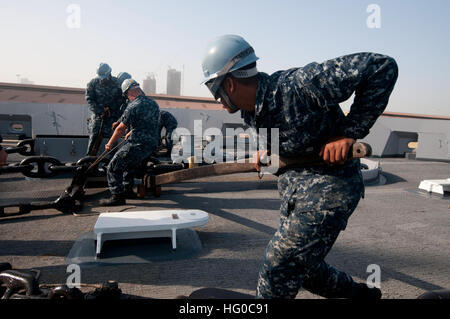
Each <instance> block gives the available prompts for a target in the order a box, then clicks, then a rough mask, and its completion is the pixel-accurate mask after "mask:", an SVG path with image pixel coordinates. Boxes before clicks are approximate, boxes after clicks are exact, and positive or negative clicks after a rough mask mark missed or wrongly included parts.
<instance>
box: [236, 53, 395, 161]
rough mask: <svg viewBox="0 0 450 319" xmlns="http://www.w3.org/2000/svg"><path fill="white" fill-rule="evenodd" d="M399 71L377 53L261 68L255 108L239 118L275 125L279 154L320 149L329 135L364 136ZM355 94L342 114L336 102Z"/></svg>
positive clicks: (293, 154) (253, 123) (264, 125)
mask: <svg viewBox="0 0 450 319" xmlns="http://www.w3.org/2000/svg"><path fill="white" fill-rule="evenodd" d="M397 74H398V70H397V65H396V62H395V60H394V59H392V58H390V57H388V56H385V55H380V54H376V53H356V54H351V55H346V56H342V57H339V58H336V59H332V60H328V61H325V62H323V63H322V64H318V63H315V62H314V63H310V64H308V65H306V66H305V67H303V68H292V69H289V70H286V71H278V72H275V73H273V74H272V75H270V76H269V75H268V74H266V73H259V74H258V89H257V94H256V108H255V112H251V113H250V112H245V111H243V112H242V117H243V118H244V121H245V123H246V124H248V125H249V126H250V127H253V128H268V129H269V128H279V134H280V141H279V143H280V155H281V156H285V157H298V156H302V155H305V154H307V153H309V152H311V149H312V148H313V149H314V151H315V152H318V151H319V150H320V148H321V147H322V146H323V145H324V144H325V142H326V141H327V140H328V139H329V138H331V137H335V136H345V137H350V138H353V139H355V140H356V139H362V138H364V137H365V136H366V135H367V134H368V133H369V129H370V128H371V127H372V125H373V124H374V123H375V121H376V119H377V118H378V117H379V116H380V115H381V114H382V113H383V111H384V109H385V108H386V106H387V103H388V99H389V95H390V94H391V92H392V89H393V87H394V84H395V81H396V79H397ZM353 93H355V100H354V103H353V105H352V106H351V109H350V112H349V113H348V114H347V116H345V115H344V113H343V112H342V110H341V109H340V107H339V103H341V102H344V101H345V100H347V99H348V98H350V96H351V95H352V94H353Z"/></svg>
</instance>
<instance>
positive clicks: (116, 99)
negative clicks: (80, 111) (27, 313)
mask: <svg viewBox="0 0 450 319" xmlns="http://www.w3.org/2000/svg"><path fill="white" fill-rule="evenodd" d="M86 102H87V104H88V106H89V110H91V112H92V113H93V114H94V115H95V116H97V117H99V116H100V115H101V114H102V113H103V111H104V106H109V108H110V110H111V117H112V118H113V119H114V120H116V119H118V118H119V117H120V115H121V110H120V107H121V106H122V104H123V103H124V97H123V95H122V90H121V88H120V86H119V81H118V80H117V78H116V77H114V76H112V77H111V79H110V81H108V82H106V83H101V82H100V79H99V78H97V77H96V78H94V79H92V80H91V81H90V82H89V83H88V85H87V88H86Z"/></svg>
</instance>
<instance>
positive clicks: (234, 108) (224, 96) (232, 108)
mask: <svg viewBox="0 0 450 319" xmlns="http://www.w3.org/2000/svg"><path fill="white" fill-rule="evenodd" d="M217 94H218V95H219V96H220V98H221V99H223V100H224V101H225V103H226V105H227V107H228V109H229V110H230V111H231V112H230V113H236V112H237V111H240V108H238V107H237V106H236V105H234V104H233V103H232V102H231V100H230V98H229V97H228V95H227V94H226V93H225V91H224V90H223V89H222V88H219V90H218V91H217Z"/></svg>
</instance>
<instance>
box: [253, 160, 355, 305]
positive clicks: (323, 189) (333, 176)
mask: <svg viewBox="0 0 450 319" xmlns="http://www.w3.org/2000/svg"><path fill="white" fill-rule="evenodd" d="M278 189H279V191H280V194H281V198H282V203H281V208H280V213H281V219H280V228H279V230H278V231H277V232H276V233H275V235H274V237H273V238H272V239H271V241H270V242H269V244H268V246H267V248H266V251H265V256H264V259H263V262H262V265H261V268H260V272H259V280H258V286H257V291H256V297H257V298H292V299H293V298H295V297H296V295H297V293H298V291H299V289H300V288H304V289H306V290H308V291H310V292H312V293H314V294H317V295H320V296H322V297H326V298H351V296H352V295H351V294H352V288H353V286H354V282H353V279H352V278H351V277H350V276H349V275H347V274H345V273H344V272H341V271H339V270H337V269H335V268H334V267H332V266H331V265H328V264H327V263H326V262H325V261H324V259H325V257H326V255H327V254H328V252H329V251H330V249H331V247H332V246H333V244H334V242H335V241H336V239H337V237H338V235H339V233H340V231H341V230H344V229H345V228H346V225H347V220H348V218H349V217H350V215H351V214H352V213H353V211H354V210H355V208H356V206H357V205H358V202H359V200H360V198H361V196H364V184H363V180H362V175H361V171H360V168H359V162H355V163H354V164H351V165H350V166H349V167H346V168H341V169H333V168H329V169H328V168H326V169H324V170H323V171H321V172H320V171H314V170H304V171H294V170H291V171H287V172H286V173H285V174H283V175H281V176H280V178H279V181H278Z"/></svg>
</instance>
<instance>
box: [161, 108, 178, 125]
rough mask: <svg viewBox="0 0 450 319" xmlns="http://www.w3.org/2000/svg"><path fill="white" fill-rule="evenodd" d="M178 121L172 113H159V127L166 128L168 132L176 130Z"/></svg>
mask: <svg viewBox="0 0 450 319" xmlns="http://www.w3.org/2000/svg"><path fill="white" fill-rule="evenodd" d="M177 126H178V121H177V119H176V118H175V116H173V115H172V114H171V113H169V112H167V111H161V112H159V127H161V128H162V127H165V128H166V129H167V130H170V129H175V128H176V127H177Z"/></svg>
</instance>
